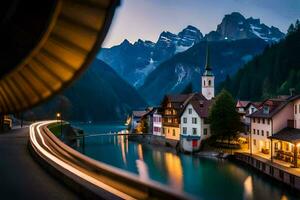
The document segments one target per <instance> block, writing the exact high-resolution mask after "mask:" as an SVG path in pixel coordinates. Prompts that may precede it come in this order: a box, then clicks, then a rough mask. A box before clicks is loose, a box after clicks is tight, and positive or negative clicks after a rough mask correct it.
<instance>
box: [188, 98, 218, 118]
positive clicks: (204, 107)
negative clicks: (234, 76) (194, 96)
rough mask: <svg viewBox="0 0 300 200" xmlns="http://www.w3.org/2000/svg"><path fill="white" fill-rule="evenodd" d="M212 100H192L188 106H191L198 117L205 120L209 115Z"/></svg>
mask: <svg viewBox="0 0 300 200" xmlns="http://www.w3.org/2000/svg"><path fill="white" fill-rule="evenodd" d="M212 102H213V101H212V100H204V101H203V100H200V101H199V100H193V101H191V102H190V104H191V105H192V106H193V108H194V110H195V111H196V112H197V114H198V115H199V117H201V118H207V117H208V114H209V108H210V106H211V105H212Z"/></svg>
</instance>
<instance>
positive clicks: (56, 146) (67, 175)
mask: <svg viewBox="0 0 300 200" xmlns="http://www.w3.org/2000/svg"><path fill="white" fill-rule="evenodd" d="M55 122H56V121H45V122H38V123H34V124H32V125H31V126H30V143H29V144H30V147H31V149H32V152H33V153H34V154H35V156H36V157H37V158H38V159H40V160H41V161H42V162H43V163H44V166H46V167H47V166H48V167H50V168H51V171H52V172H54V173H56V174H59V177H61V179H63V181H64V182H67V183H69V184H68V185H70V186H72V187H73V188H74V189H76V190H78V189H80V191H81V192H83V193H82V195H84V196H85V197H88V198H95V199H97V198H104V199H192V198H191V197H190V196H188V195H186V194H183V193H181V192H178V191H175V190H172V189H170V188H168V187H166V186H164V185H162V184H160V183H157V182H154V181H142V180H141V179H140V178H139V177H138V176H136V175H134V174H131V173H128V172H125V171H123V170H120V169H118V168H115V167H113V166H109V165H107V164H104V163H101V162H99V161H96V160H94V159H92V158H89V157H87V156H85V155H83V154H81V153H79V152H77V151H75V150H74V149H72V148H71V147H69V146H67V145H66V144H64V143H63V142H62V141H60V140H59V139H58V138H57V137H56V136H54V134H53V133H51V131H49V129H48V128H47V127H48V125H50V124H51V123H55ZM108 153H109V152H108ZM70 183H71V184H70Z"/></svg>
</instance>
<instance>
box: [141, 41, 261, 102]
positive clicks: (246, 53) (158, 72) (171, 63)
mask: <svg viewBox="0 0 300 200" xmlns="http://www.w3.org/2000/svg"><path fill="white" fill-rule="evenodd" d="M266 45H267V43H266V42H265V41H264V40H262V39H259V38H252V39H244V40H235V41H214V42H209V50H210V51H209V52H210V63H211V66H212V69H213V73H214V75H215V85H217V84H218V83H220V82H221V81H222V80H224V79H225V78H226V76H227V75H228V74H235V73H236V71H238V69H239V68H240V66H242V65H244V64H245V63H247V62H248V61H250V60H251V59H252V58H253V57H254V56H255V55H258V54H260V53H261V52H262V51H263V49H264V48H265V47H266ZM206 48H207V42H206V41H202V42H200V43H198V44H196V45H194V46H193V47H191V48H190V49H188V50H187V51H184V52H182V53H178V54H176V55H175V56H173V57H172V58H170V59H168V60H167V61H165V62H163V63H162V64H161V65H159V66H158V67H157V68H156V69H155V70H154V71H153V72H151V73H150V74H149V75H148V76H147V78H146V79H145V82H144V84H143V85H142V86H141V87H140V88H138V91H139V92H140V94H141V95H142V96H143V97H144V98H145V99H146V100H147V101H148V103H149V104H150V105H158V104H159V103H160V101H161V100H162V99H163V96H164V95H165V94H176V93H180V92H181V91H182V90H184V88H185V87H187V85H189V83H192V85H193V90H194V91H200V90H201V80H200V79H201V75H202V74H203V72H204V65H205V57H206ZM153 91H155V93H153Z"/></svg>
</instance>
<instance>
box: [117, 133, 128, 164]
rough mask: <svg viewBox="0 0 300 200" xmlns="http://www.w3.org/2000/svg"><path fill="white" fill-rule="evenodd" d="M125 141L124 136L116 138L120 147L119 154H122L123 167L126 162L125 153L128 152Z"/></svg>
mask: <svg viewBox="0 0 300 200" xmlns="http://www.w3.org/2000/svg"><path fill="white" fill-rule="evenodd" d="M126 141H127V140H126V139H125V136H124V135H120V136H118V144H119V145H120V146H121V152H122V159H123V162H124V164H125V165H127V160H126V152H125V150H126V151H127V152H128V141H127V142H126Z"/></svg>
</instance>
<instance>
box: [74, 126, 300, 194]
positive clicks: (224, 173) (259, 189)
mask: <svg viewBox="0 0 300 200" xmlns="http://www.w3.org/2000/svg"><path fill="white" fill-rule="evenodd" d="M74 126H76V127H79V128H81V129H83V130H84V131H85V133H86V134H94V133H108V132H117V131H121V130H123V129H124V128H125V127H124V126H122V125H120V124H117V123H111V124H78V123H77V124H74ZM77 150H78V151H80V152H82V153H84V154H85V155H87V156H89V157H92V158H94V159H96V160H99V161H101V162H104V163H107V164H110V165H112V166H115V167H117V168H120V169H123V170H126V171H129V172H131V173H134V174H137V175H138V176H140V178H141V179H144V180H148V179H152V180H155V181H158V182H160V183H162V184H165V185H167V186H169V187H171V188H173V189H176V190H178V191H184V192H186V193H188V194H191V195H193V196H195V197H197V198H199V199H204V200H223V199H224V200H227V199H228V200H242V199H244V200H252V199H253V200H254V199H255V200H268V199H270V200H296V199H300V197H299V196H298V197H297V196H296V195H295V194H294V193H292V191H290V190H288V189H287V188H286V187H284V186H283V185H280V184H279V183H274V181H273V180H271V179H269V178H268V177H265V176H262V175H261V174H259V173H257V172H256V171H253V170H252V169H248V168H247V167H245V166H239V165H237V164H235V163H232V162H229V161H226V160H218V159H213V158H195V157H192V156H190V155H184V154H179V155H177V154H176V153H175V152H173V151H172V150H166V149H165V148H159V147H152V146H150V145H142V144H139V143H136V142H132V141H128V139H127V137H126V136H97V137H90V138H86V139H85V148H84V150H83V149H82V148H81V147H80V148H78V149H77Z"/></svg>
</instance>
